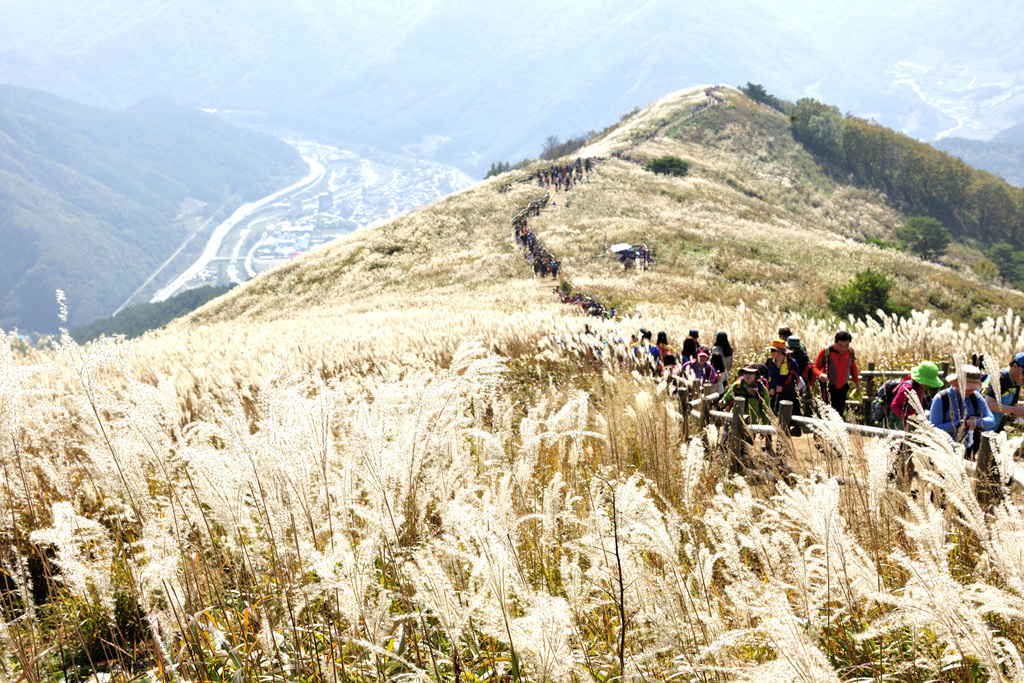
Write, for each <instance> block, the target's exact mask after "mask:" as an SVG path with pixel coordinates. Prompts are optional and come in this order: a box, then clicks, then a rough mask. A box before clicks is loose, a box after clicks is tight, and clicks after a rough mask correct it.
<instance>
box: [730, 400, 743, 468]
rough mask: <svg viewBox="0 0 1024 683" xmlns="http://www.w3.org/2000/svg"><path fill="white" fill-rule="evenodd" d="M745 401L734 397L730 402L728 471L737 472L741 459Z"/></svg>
mask: <svg viewBox="0 0 1024 683" xmlns="http://www.w3.org/2000/svg"><path fill="white" fill-rule="evenodd" d="M746 407H747V400H746V399H745V398H742V397H740V396H736V397H735V398H733V400H732V422H731V423H730V425H729V453H730V454H731V455H732V465H731V467H730V471H732V472H739V471H740V470H741V466H740V463H741V461H742V458H743V432H744V430H745V428H746V427H745V425H744V424H743V413H744V412H746V411H745V408H746Z"/></svg>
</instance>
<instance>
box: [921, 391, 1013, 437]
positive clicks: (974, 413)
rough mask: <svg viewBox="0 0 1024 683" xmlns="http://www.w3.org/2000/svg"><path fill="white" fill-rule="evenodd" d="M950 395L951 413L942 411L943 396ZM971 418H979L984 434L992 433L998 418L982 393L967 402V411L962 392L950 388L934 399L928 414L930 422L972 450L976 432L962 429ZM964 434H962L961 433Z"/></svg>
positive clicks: (975, 394) (979, 424)
mask: <svg viewBox="0 0 1024 683" xmlns="http://www.w3.org/2000/svg"><path fill="white" fill-rule="evenodd" d="M943 394H948V395H949V411H948V412H946V411H943V409H942V395H943ZM969 417H976V418H978V426H979V427H981V430H982V431H984V432H990V431H992V430H993V429H995V427H996V416H995V415H993V414H992V410H991V409H990V408H989V407H988V404H987V403H985V399H984V398H983V397H982V395H981V393H979V392H977V391H975V392H974V398H973V399H969V400H968V401H967V406H966V409H965V406H964V399H963V397H961V396H960V392H959V391H957V390H956V389H953V388H952V387H950V388H949V389H946V390H945V391H940V392H939V393H938V394H936V395H935V398H933V399H932V408H931V411H930V412H929V414H928V421H929V422H931V423H932V424H933V425H935V426H936V427H938V428H939V429H941V430H942V431H944V432H946V433H947V434H949V435H950V436H952V437H953V438H954V439H959V440H960V442H961V443H963V445H964V446H966V447H968V448H970V447H971V446H972V445H974V432H973V431H972V430H968V429H963V430H961V429H960V425H961V423H962V422H963V421H964V420H965V419H966V418H969ZM960 432H962V433H960Z"/></svg>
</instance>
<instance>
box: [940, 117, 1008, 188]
mask: <svg viewBox="0 0 1024 683" xmlns="http://www.w3.org/2000/svg"><path fill="white" fill-rule="evenodd" d="M1015 128H1016V126H1015ZM1008 130H1009V131H1012V130H1013V129H1008ZM932 146H933V147H935V148H936V149H940V150H942V151H943V152H949V153H950V154H953V155H955V156H957V157H960V158H961V159H963V161H964V162H966V163H967V164H970V165H971V166H974V167H975V168H980V169H984V170H986V171H988V172H990V173H994V174H996V175H998V176H1000V177H1002V178H1004V179H1005V180H1006V181H1007V182H1010V183H1013V184H1014V185H1017V186H1018V187H1020V186H1022V185H1024V142H1022V141H1020V140H1013V139H1011V138H1004V137H1002V136H996V137H994V138H992V139H991V140H968V139H966V138H943V139H942V140H937V141H936V142H933V143H932Z"/></svg>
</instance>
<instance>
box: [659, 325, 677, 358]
mask: <svg viewBox="0 0 1024 683" xmlns="http://www.w3.org/2000/svg"><path fill="white" fill-rule="evenodd" d="M658 351H660V352H661V357H662V358H664V357H665V356H667V355H669V354H675V351H674V350H673V349H672V347H671V346H669V343H668V334H667V333H666V332H664V331H662V332H659V333H658Z"/></svg>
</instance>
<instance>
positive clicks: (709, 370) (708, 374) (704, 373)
mask: <svg viewBox="0 0 1024 683" xmlns="http://www.w3.org/2000/svg"><path fill="white" fill-rule="evenodd" d="M680 374H682V376H683V377H685V378H687V379H696V380H699V381H700V384H701V386H704V385H705V384H717V383H718V373H717V372H715V369H714V368H713V367H711V363H709V362H708V352H707V351H705V350H704V349H700V350H699V351H697V357H696V358H694V359H693V360H691V361H690V362H688V363H685V364H684V365H683V369H682V371H681V373H680Z"/></svg>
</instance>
